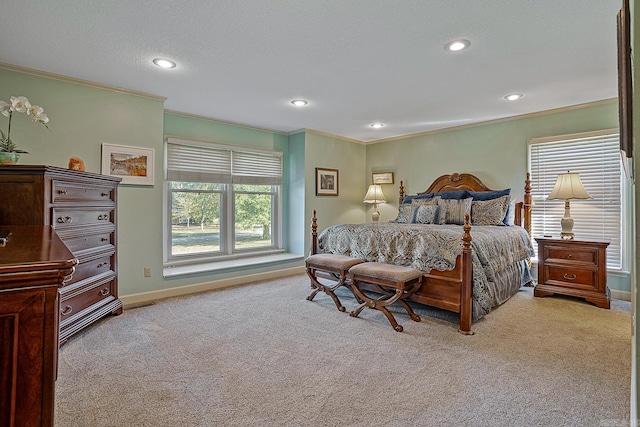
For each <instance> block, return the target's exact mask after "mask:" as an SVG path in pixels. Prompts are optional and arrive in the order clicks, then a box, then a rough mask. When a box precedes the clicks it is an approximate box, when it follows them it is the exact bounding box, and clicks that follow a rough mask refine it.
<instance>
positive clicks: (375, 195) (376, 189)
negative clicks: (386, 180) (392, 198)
mask: <svg viewBox="0 0 640 427" xmlns="http://www.w3.org/2000/svg"><path fill="white" fill-rule="evenodd" d="M361 194H362V193H361ZM363 202H364V203H387V201H386V200H385V198H384V194H382V187H381V186H380V185H378V184H372V185H370V186H369V189H368V190H367V194H365V196H364V200H363Z"/></svg>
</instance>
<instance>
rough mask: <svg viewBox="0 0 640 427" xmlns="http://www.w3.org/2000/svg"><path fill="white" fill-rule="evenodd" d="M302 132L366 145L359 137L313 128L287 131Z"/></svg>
mask: <svg viewBox="0 0 640 427" xmlns="http://www.w3.org/2000/svg"><path fill="white" fill-rule="evenodd" d="M302 132H306V133H312V134H314V135H319V136H326V137H327V138H333V139H339V140H341V141H345V142H353V143H355V144H362V145H367V143H366V142H364V141H360V140H359V139H353V138H348V137H346V136H340V135H335V134H332V133H328V132H322V131H319V130H313V129H307V128H303V129H298V130H294V131H292V132H289V133H288V135H295V134H297V133H302Z"/></svg>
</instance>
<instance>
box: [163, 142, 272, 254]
mask: <svg viewBox="0 0 640 427" xmlns="http://www.w3.org/2000/svg"><path fill="white" fill-rule="evenodd" d="M166 158H167V176H166V190H167V204H168V214H167V218H168V219H169V221H167V222H168V224H167V233H166V234H167V237H166V239H165V240H166V243H165V245H166V247H165V253H166V256H165V258H166V261H168V262H172V263H176V262H180V261H184V262H186V263H189V262H190V263H193V262H211V261H215V260H223V259H230V258H237V257H242V256H250V255H257V254H268V253H274V252H280V251H281V248H282V245H281V238H280V229H281V227H280V220H279V218H280V214H279V213H280V211H281V204H280V203H281V196H280V194H281V187H282V153H279V152H272V151H258V150H250V149H246V148H241V147H231V146H223V145H215V144H210V143H205V142H197V141H186V140H178V139H174V138H169V139H168V140H167V144H166Z"/></svg>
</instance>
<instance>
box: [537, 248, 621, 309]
mask: <svg viewBox="0 0 640 427" xmlns="http://www.w3.org/2000/svg"><path fill="white" fill-rule="evenodd" d="M535 240H536V242H538V284H537V285H536V287H535V289H534V291H533V295H535V296H537V297H544V296H548V295H553V294H562V295H569V296H574V297H579V298H584V299H585V300H587V301H589V302H592V303H594V304H595V305H597V306H598V307H601V308H609V304H610V300H611V297H610V295H609V288H608V287H607V246H609V242H597V241H591V242H588V241H584V240H563V239H551V238H546V237H544V238H543V237H536V238H535Z"/></svg>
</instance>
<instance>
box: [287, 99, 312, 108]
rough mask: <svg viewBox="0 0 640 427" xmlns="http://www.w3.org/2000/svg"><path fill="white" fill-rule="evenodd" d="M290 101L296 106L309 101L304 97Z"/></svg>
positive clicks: (302, 105)
mask: <svg viewBox="0 0 640 427" xmlns="http://www.w3.org/2000/svg"><path fill="white" fill-rule="evenodd" d="M291 103H292V104H293V105H295V106H296V107H304V106H305V105H307V104H308V103H309V102H308V101H305V100H304V99H294V100H293V101H291Z"/></svg>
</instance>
